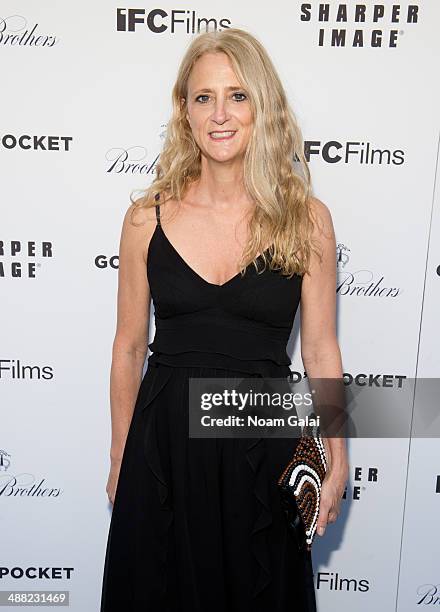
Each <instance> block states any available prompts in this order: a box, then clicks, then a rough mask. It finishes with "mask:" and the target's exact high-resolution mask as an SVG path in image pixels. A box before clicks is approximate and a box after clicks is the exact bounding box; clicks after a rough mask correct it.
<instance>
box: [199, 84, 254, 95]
mask: <svg viewBox="0 0 440 612" xmlns="http://www.w3.org/2000/svg"><path fill="white" fill-rule="evenodd" d="M225 89H226V90H227V91H232V90H233V89H243V88H242V87H241V85H228V86H227V87H225ZM201 91H207V92H209V93H213V91H214V90H213V89H209V87H203V88H202V89H196V91H194V92H193V93H195V94H196V93H199V92H201Z"/></svg>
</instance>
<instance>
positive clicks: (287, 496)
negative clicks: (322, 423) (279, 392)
mask: <svg viewBox="0 0 440 612" xmlns="http://www.w3.org/2000/svg"><path fill="white" fill-rule="evenodd" d="M309 416H314V413H312V415H309ZM326 470H327V462H326V458H325V449H324V444H323V442H322V437H321V434H320V431H319V425H313V426H307V427H304V428H303V431H302V435H301V437H300V439H299V442H298V444H297V446H296V449H295V452H294V454H293V457H292V459H291V460H290V461H289V463H288V465H287V466H286V468H285V469H284V471H283V473H282V474H281V476H280V478H279V480H278V485H279V491H280V494H281V501H282V506H283V509H284V512H285V514H286V518H287V523H288V526H289V529H290V530H291V531H292V533H293V535H294V536H295V539H296V541H297V544H298V547H299V548H300V549H304V548H305V549H306V550H308V551H310V550H311V549H312V543H313V539H314V537H315V533H316V527H317V522H318V515H319V505H320V501H321V487H322V481H323V480H324V477H325V474H326ZM295 505H296V509H297V511H296V509H295Z"/></svg>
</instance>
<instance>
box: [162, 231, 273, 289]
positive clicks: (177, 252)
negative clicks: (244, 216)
mask: <svg viewBox="0 0 440 612" xmlns="http://www.w3.org/2000/svg"><path fill="white" fill-rule="evenodd" d="M156 229H159V230H160V232H161V234H162V236H163V238H164V239H165V242H166V243H167V244H168V246H169V247H170V248H171V250H172V251H173V253H174V254H175V255H176V256H177V257H178V259H179V260H180V261H181V262H182V264H183V265H184V266H185V268H186V269H187V270H188V271H189V272H190V273H191V274H193V276H194V277H195V278H197V279H198V280H199V281H201V282H202V283H204V284H205V285H207V286H208V287H212V288H214V289H223V288H225V287H227V286H229V285H231V284H232V283H233V282H235V281H236V280H237V279H238V278H239V277H240V276H241V273H240V272H237V274H234V276H232V277H231V278H230V279H229V280H227V281H225V282H224V283H222V284H221V285H218V284H217V283H211V282H209V281H208V280H206V278H203V276H201V275H200V274H199V273H198V272H196V271H195V270H194V268H192V267H191V266H190V265H189V263H187V261H185V259H184V258H183V257H182V255H181V254H180V253H179V251H178V250H177V249H176V247H175V246H174V245H173V243H172V242H171V241H170V239H169V238H168V236H167V235H166V234H165V232H164V230H163V228H162V224H159V223H158V224H157V225H156ZM268 250H269V248H267V249H266V250H265V251H263V253H266V252H267V251H268ZM261 256H262V254H260V255H258V258H257V259H259V258H260V257H261ZM250 265H251V264H248V265H247V266H246V270H247V268H248V267H249V266H250Z"/></svg>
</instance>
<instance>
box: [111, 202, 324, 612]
mask: <svg viewBox="0 0 440 612" xmlns="http://www.w3.org/2000/svg"><path fill="white" fill-rule="evenodd" d="M157 208H158V207H157ZM250 270H251V269H250V268H248V269H247V271H246V274H245V276H244V277H243V278H241V277H239V276H236V277H234V279H231V280H230V281H229V282H228V283H225V284H224V285H222V286H217V285H213V284H211V283H208V282H206V281H205V280H204V279H202V278H201V277H200V276H199V275H198V274H196V273H195V272H194V271H192V270H191V268H190V267H189V266H188V265H187V264H186V262H184V260H183V259H182V258H181V257H180V255H179V254H178V253H177V251H176V250H175V249H174V247H173V246H172V245H171V243H170V242H169V240H168V239H167V237H166V235H165V234H164V232H163V230H162V228H161V225H160V219H159V215H158V225H157V227H156V232H155V233H154V235H153V238H152V240H151V242H150V247H149V252H148V278H149V284H150V289H151V292H152V296H153V302H154V306H155V317H156V336H155V339H154V342H153V343H151V344H150V345H149V346H150V348H154V349H156V350H155V352H154V353H153V355H151V356H150V358H149V361H148V368H147V371H146V373H145V375H144V377H143V380H142V383H141V386H140V389H139V393H138V397H137V401H136V406H135V409H134V413H133V418H132V421H131V424H130V429H129V433H128V437H127V441H126V445H125V449H124V455H123V460H122V465H121V471H120V475H119V481H118V487H117V490H116V497H115V500H114V506H113V512H112V517H111V522H110V529H109V535H108V542H107V549H106V556H105V566H104V575H103V584H102V598H101V608H100V610H101V612H121V611H124V612H141V611H142V612H150V611H151V612H263V611H264V612H287V611H289V612H316V602H315V593H314V586H313V568H312V560H311V555H310V553H309V552H307V551H301V552H300V551H298V549H297V545H296V542H295V540H294V539H293V537H292V536H291V534H290V533H289V532H288V530H287V524H286V520H285V516H284V514H283V510H282V507H281V502H280V497H279V493H278V489H277V479H278V477H279V475H280V473H281V471H282V470H283V468H284V467H285V465H286V464H287V463H288V461H289V459H290V457H291V455H292V454H293V452H294V449H295V446H296V444H297V443H298V439H296V438H295V439H287V438H269V439H265V438H254V439H249V438H236V437H234V438H190V437H189V432H188V390H189V381H190V379H191V378H192V377H197V378H202V377H208V378H222V377H227V378H236V377H243V376H247V377H249V376H255V377H262V376H265V377H268V378H270V377H277V378H279V377H286V376H287V375H288V373H289V372H290V368H289V367H288V364H289V363H290V362H289V360H288V357H287V362H286V350H285V349H286V343H287V340H288V337H289V334H290V329H291V326H292V324H293V319H294V316H295V312H296V309H297V306H298V303H299V299H300V287H301V278H300V277H297V276H294V277H292V278H291V279H287V278H286V277H283V276H281V275H279V274H278V273H277V272H273V271H269V270H266V271H265V272H264V273H263V274H261V275H258V274H257V273H256V272H254V273H252V272H251V271H250ZM287 299H290V303H286V300H287ZM263 302H265V303H266V308H265V307H264V303H263ZM277 315H278V316H277ZM198 320H200V321H202V328H201V329H202V331H201V332H198V331H197V327H196V323H197V321H198ZM158 321H161V322H162V323H163V322H165V323H163V324H162V325H161V323H159V325H158V324H157V323H158ZM289 325H290V329H289ZM208 328H209V333H206V330H207V329H208ZM240 329H241V333H240ZM252 329H253V330H254V333H253V334H252V333H251V330H252ZM188 330H191V333H189V331H188ZM237 330H238V333H237ZM161 332H163V335H162V334H161ZM251 336H252V340H249V338H250V337H251ZM244 338H247V339H248V344H247V345H243V339H244ZM173 339H175V342H174V340H173ZM159 349H160V350H159Z"/></svg>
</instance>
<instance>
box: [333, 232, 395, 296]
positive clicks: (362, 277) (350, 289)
mask: <svg viewBox="0 0 440 612" xmlns="http://www.w3.org/2000/svg"><path fill="white" fill-rule="evenodd" d="M349 253H350V249H349V248H348V247H347V246H345V245H344V244H341V243H339V244H338V245H337V247H336V262H337V267H338V282H337V287H336V291H337V293H340V294H341V295H349V296H353V297H369V298H371V297H378V298H396V297H397V296H398V295H400V294H401V293H402V291H403V289H402V288H401V287H393V286H390V287H386V286H385V285H384V277H383V276H381V277H380V278H375V275H374V273H373V272H371V270H350V268H349V267H348V263H349V261H350V255H349Z"/></svg>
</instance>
